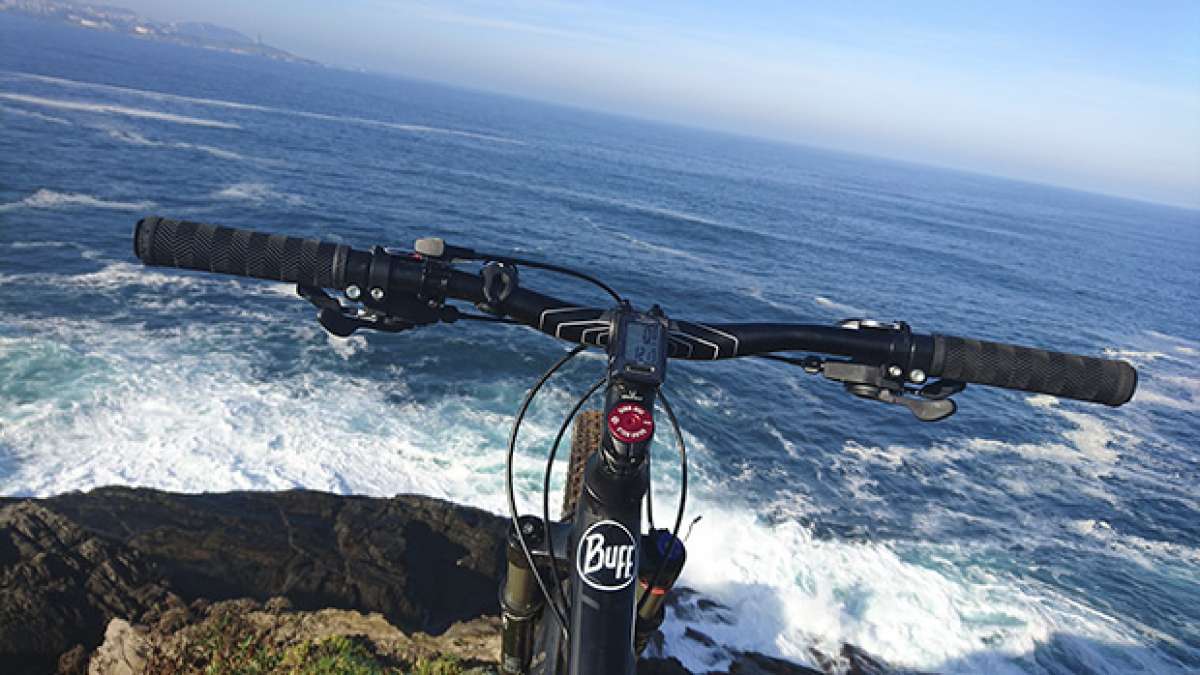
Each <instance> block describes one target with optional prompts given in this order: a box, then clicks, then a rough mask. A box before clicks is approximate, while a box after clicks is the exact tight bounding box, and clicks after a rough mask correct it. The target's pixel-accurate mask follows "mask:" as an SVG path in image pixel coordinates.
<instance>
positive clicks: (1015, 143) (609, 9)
mask: <svg viewBox="0 0 1200 675" xmlns="http://www.w3.org/2000/svg"><path fill="white" fill-rule="evenodd" d="M114 4H124V5H127V6H131V7H133V8H135V9H138V10H139V11H141V12H143V13H144V14H146V15H147V16H150V17H152V18H162V19H191V20H206V21H213V22H217V23H223V24H226V25H229V26H231V27H234V28H238V29H240V30H242V31H243V32H246V33H248V34H251V35H253V34H255V33H257V32H261V33H262V34H263V37H264V40H265V41H267V42H269V43H271V44H274V45H277V46H280V47H283V48H285V49H290V50H292V51H295V52H297V53H299V54H302V55H305V56H310V57H312V58H316V59H319V60H322V61H326V62H329V63H334V64H339V65H346V66H360V67H365V68H369V69H373V70H379V71H385V72H391V73H397V74H403V75H411V76H417V77H421V78H424V79H432V80H439V81H444V82H450V83H454V84H459V85H465V86H469V87H476V88H482V89H488V90H493V91H501V92H506V93H512V94H517V95H521V96H526V97H530V98H536V99H542V100H549V101H555V102H560V103H567V104H572V105H578V106H583V107H587V108H593V109H598V110H603V111H610V112H618V113H624V114H630V115H634V116H639V117H647V118H653V119H658V120H665V121H671V122H678V123H683V124H688V125H692V126H699V127H706V128H714V129H721V130H727V131H733V132H738V133H745V134H750V135H754V136H762V137H768V138H775V139H781V140H787V141H794V142H799V143H804V144H808V145H816V146H821V147H827V148H834V149H842V150H848V151H852V152H860V153H866V154H872V155H879V156H884V157H891V158H897V159H905V160H911V161H917V162H924V163H932V164H937V165H942V166H950V167H956V168H962V169H967V170H972V171H980V172H983V173H990V174H997V175H1003V176H1010V177H1015V178H1023V179H1028V180H1034V181H1039V182H1048V183H1053V184H1058V185H1065V186H1068V187H1075V188H1080V189H1085V190H1092V191H1097V192H1105V193H1110V194H1117V195H1123V196H1130V197H1135V198H1140V199H1147V200H1151V201H1161V202H1167V203H1173V204H1183V205H1188V206H1192V207H1200V2H1197V1H1195V0H1193V1H1190V2H1107V1H1104V0H1095V1H1091V2H1076V1H1066V2H1055V3H1051V2H1023V1H1021V0H1006V1H1005V2H1000V3H996V2H986V3H985V2H978V3H974V2H965V1H964V2H904V3H899V2H853V3H850V2H847V3H815V2H814V3H806V2H755V3H751V2H717V1H713V2H705V3H700V2H695V3H684V2H608V3H592V2H571V1H565V0H564V1H560V0H516V1H514V2H503V1H490V0H477V1H472V2H408V1H403V0H344V1H343V2H339V3H329V2H320V1H317V0H291V1H285V0H258V1H257V2H254V3H246V2H231V1H229V0H128V1H125V2H114Z"/></svg>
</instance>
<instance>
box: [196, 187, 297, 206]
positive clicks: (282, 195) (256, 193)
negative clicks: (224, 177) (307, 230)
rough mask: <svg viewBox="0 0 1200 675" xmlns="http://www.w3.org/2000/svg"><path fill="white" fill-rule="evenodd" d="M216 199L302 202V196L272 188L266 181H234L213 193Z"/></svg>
mask: <svg viewBox="0 0 1200 675" xmlns="http://www.w3.org/2000/svg"><path fill="white" fill-rule="evenodd" d="M213 197H216V198H217V199H235V200H242V201H248V202H255V203H257V204H261V203H264V202H283V203H284V204H287V205H289V206H299V205H301V204H304V198H303V197H301V196H300V195H293V194H289V193H286V192H278V191H276V190H273V189H272V188H271V186H269V185H267V184H266V183H253V182H247V183H235V184H233V185H230V186H229V187H225V188H222V189H220V190H217V191H216V192H214V193H213Z"/></svg>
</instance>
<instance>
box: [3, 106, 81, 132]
mask: <svg viewBox="0 0 1200 675" xmlns="http://www.w3.org/2000/svg"><path fill="white" fill-rule="evenodd" d="M0 112H3V113H7V114H9V115H20V116H21V117H29V118H31V119H35V120H41V121H43V122H50V123H51V124H60V125H62V126H68V127H69V126H72V125H71V121H70V120H65V119H63V118H61V117H55V116H54V115H43V114H42V113H40V112H36V111H33V110H22V109H20V108H13V107H10V106H6V105H0Z"/></svg>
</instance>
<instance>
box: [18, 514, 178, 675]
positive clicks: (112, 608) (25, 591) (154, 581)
mask: <svg viewBox="0 0 1200 675" xmlns="http://www.w3.org/2000/svg"><path fill="white" fill-rule="evenodd" d="M178 603H180V600H179V599H178V597H175V596H173V595H172V594H171V593H170V587H169V584H167V583H165V582H164V580H163V576H162V574H161V573H160V572H159V571H158V570H157V569H155V567H154V565H153V564H152V563H150V562H149V561H147V560H146V559H145V558H144V557H143V556H141V555H140V554H138V553H137V552H136V551H132V550H130V549H128V548H126V547H124V546H120V545H118V544H114V543H112V542H108V541H105V540H103V539H102V538H99V537H97V536H95V535H94V534H91V533H89V532H86V531H85V530H84V529H83V528H80V527H79V526H78V525H76V524H75V523H72V522H71V521H70V520H68V519H67V518H64V517H63V516H61V515H59V514H57V513H54V512H53V511H51V510H50V509H47V508H46V507H44V506H42V505H40V504H36V503H33V502H21V503H16V504H10V505H8V506H4V507H3V508H0V660H3V662H4V663H5V672H6V673H21V672H28V673H46V672H54V671H55V670H56V668H57V667H58V666H59V656H60V655H62V656H63V661H62V665H63V668H64V669H65V670H67V671H72V670H75V671H77V669H78V658H75V657H72V656H71V655H72V654H73V653H74V654H76V656H77V652H72V651H71V650H72V649H73V648H75V647H76V646H77V645H84V646H86V647H88V648H90V647H94V646H95V645H96V643H97V642H98V638H99V636H100V635H101V634H102V633H103V631H104V627H105V626H106V625H107V624H108V622H109V620H111V619H113V618H114V617H135V618H140V617H142V616H143V615H144V614H145V613H146V612H147V611H148V610H151V609H154V608H157V607H164V606H167V605H169V604H178Z"/></svg>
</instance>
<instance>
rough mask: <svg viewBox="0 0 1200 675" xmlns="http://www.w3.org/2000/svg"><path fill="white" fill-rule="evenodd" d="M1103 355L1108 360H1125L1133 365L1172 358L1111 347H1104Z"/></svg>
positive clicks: (1164, 353) (1158, 352)
mask: <svg viewBox="0 0 1200 675" xmlns="http://www.w3.org/2000/svg"><path fill="white" fill-rule="evenodd" d="M1104 355H1105V356H1106V357H1108V358H1110V359H1125V360H1126V361H1132V362H1133V363H1135V364H1141V363H1153V362H1154V361H1157V360H1158V359H1170V358H1173V357H1172V356H1171V355H1170V354H1167V353H1166V352H1160V351H1138V350H1134V349H1113V348H1111V347H1106V348H1105V349H1104Z"/></svg>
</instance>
